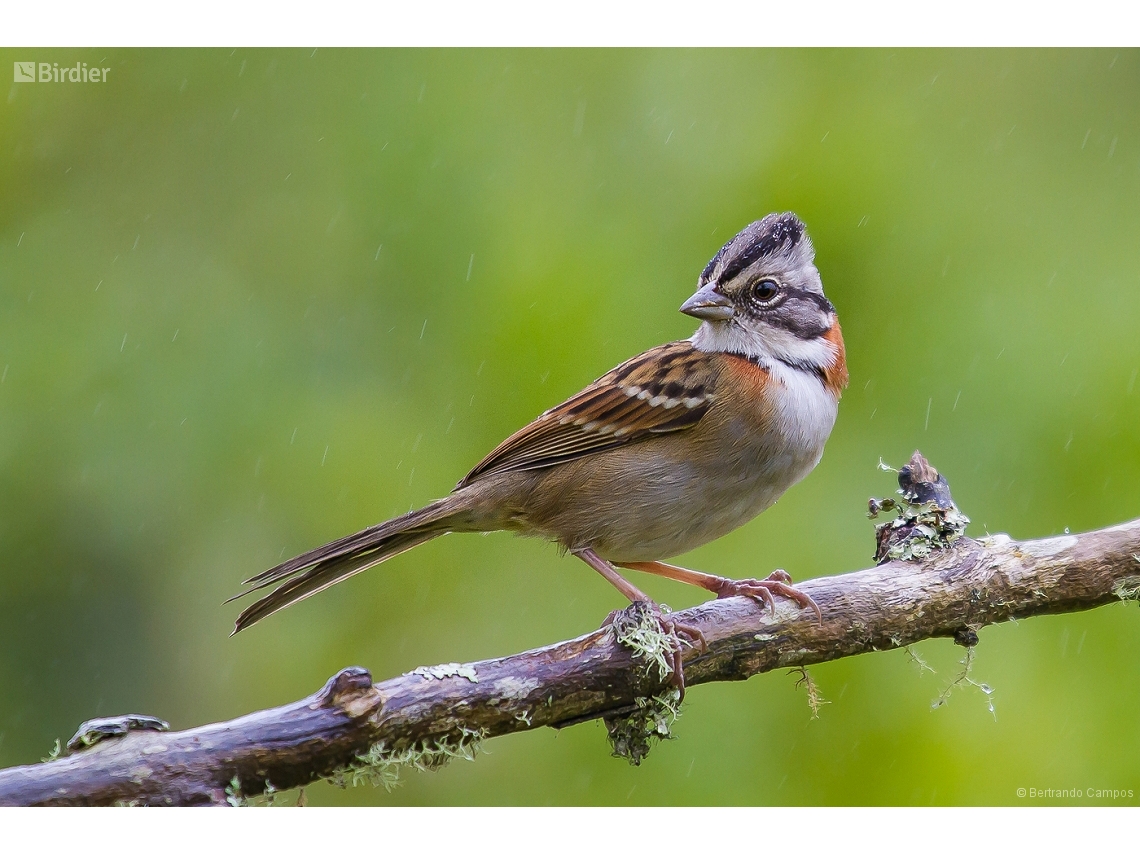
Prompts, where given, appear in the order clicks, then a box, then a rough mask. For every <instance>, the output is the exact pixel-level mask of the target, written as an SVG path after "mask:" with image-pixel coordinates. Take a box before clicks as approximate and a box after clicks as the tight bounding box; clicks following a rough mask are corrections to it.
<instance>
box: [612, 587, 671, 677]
mask: <svg viewBox="0 0 1140 855" xmlns="http://www.w3.org/2000/svg"><path fill="white" fill-rule="evenodd" d="M665 608H667V607H662V610H664V609H665ZM610 626H611V628H612V629H613V633H614V638H615V639H616V640H617V643H618V644H620V645H621V646H622V647H625V648H626V649H628V650H630V651H631V652H632V653H633V658H634V659H642V660H644V661H645V667H646V673H647V674H649V673H652V671H653V669H654V667H656V669H657V679H658V680H666V679H668V678H669V677H670V676H671V675H672V674H673V664H672V661H671V660H672V657H673V651H674V645H675V644H676V643H677V636H676V635H673V634H670V633H668V632H666V631H665V630H664V628H663V627H662V626H661V618H660V617H659V616H658V615H656V614H655V613H654V612H653V610H652V609H651V608H650V607H649V606H647V605H646V604H644V603H634V604H633V605H632V606H630V607H629V608H627V609H625V610H624V611H621V612H618V613H617V614H616V615H615V616H614V620H613V623H612V624H611V625H610Z"/></svg>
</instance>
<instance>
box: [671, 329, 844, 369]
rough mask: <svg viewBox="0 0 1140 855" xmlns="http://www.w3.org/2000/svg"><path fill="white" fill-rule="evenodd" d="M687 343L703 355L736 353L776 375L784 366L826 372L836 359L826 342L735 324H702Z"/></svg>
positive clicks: (777, 330) (828, 343)
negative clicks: (691, 344) (773, 371)
mask: <svg viewBox="0 0 1140 855" xmlns="http://www.w3.org/2000/svg"><path fill="white" fill-rule="evenodd" d="M689 341H691V342H692V343H693V347H695V348H696V349H697V350H701V351H704V352H705V353H735V354H739V355H740V356H746V357H748V358H749V359H754V360H756V361H757V362H759V363H760V364H761V365H762V366H763V367H765V368H767V369H769V370H772V369H776V370H777V371H778V370H779V369H780V368H781V367H787V366H792V367H796V368H801V367H802V368H806V369H823V370H826V369H828V368H831V367H832V366H833V365H834V364H835V358H836V352H835V347H834V345H832V343H831V342H829V341H827V340H826V339H823V338H809V339H802V338H799V337H797V336H795V335H793V334H792V333H790V332H788V331H787V330H782V329H779V328H777V327H770V326H765V327H764V329H763V331H760V330H757V329H753V328H751V327H748V326H746V325H744V324H742V323H740V322H739V321H736V320H730V321H703V322H702V323H701V325H700V326H699V327H698V328H697V331H696V332H695V333H693V337H692V338H690V339H689Z"/></svg>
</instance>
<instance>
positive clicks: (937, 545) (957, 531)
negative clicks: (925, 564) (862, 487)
mask: <svg viewBox="0 0 1140 855" xmlns="http://www.w3.org/2000/svg"><path fill="white" fill-rule="evenodd" d="M898 492H899V493H900V494H903V491H902V490H899V491H898ZM883 511H895V513H896V514H897V516H896V518H895V519H893V520H889V521H888V522H884V523H879V524H878V525H876V526H875V537H876V542H877V543H879V544H880V552H879V554H876V555H875V560H876V561H880V562H881V561H885V560H900V561H910V560H912V559H916V558H925V557H926V556H928V555H929V554H930V553H931V552H933V551H934V550H935V549H943V548H945V547H947V546H949V545H950V544H952V543H953V542H954V541H956V540H957V539H958V538H960V537H961V536H962V535H963V534H964V533H965V531H966V526H967V525H969V523H970V518H969V517H967V516H966V515H965V514H964V513H962V512H961V511H959V510H958V508H957V507H954V506H953V505H951V507H949V508H940V507H938V505H936V504H935V503H934V502H923V503H921V504H916V503H913V502H911V501H909V500H908V499H907V498H906V497H905V495H904V497H903V498H902V499H890V498H888V499H872V500H871V501H870V502H869V503H868V509H867V517H868V518H869V519H877V518H878V516H879V514H880V513H882V512H883ZM900 529H902V531H900ZM884 543H885V544H886V550H885V551H883V550H882V544H884Z"/></svg>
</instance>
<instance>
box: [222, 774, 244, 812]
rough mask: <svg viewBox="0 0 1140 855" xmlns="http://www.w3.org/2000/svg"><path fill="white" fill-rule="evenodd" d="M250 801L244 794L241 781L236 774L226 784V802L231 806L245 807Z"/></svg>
mask: <svg viewBox="0 0 1140 855" xmlns="http://www.w3.org/2000/svg"><path fill="white" fill-rule="evenodd" d="M248 803H249V802H248V801H247V799H246V797H245V796H244V795H242V791H241V781H240V780H239V779H238V776H237V775H234V776H233V777H232V778H230V782H229V783H228V784H227V785H226V804H228V805H229V806H230V807H245V806H246V805H247V804H248Z"/></svg>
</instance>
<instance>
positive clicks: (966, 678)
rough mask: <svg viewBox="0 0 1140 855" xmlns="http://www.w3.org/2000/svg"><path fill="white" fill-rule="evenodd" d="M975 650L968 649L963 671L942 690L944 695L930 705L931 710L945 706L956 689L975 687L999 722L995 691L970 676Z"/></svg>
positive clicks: (963, 660) (995, 719)
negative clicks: (995, 705)
mask: <svg viewBox="0 0 1140 855" xmlns="http://www.w3.org/2000/svg"><path fill="white" fill-rule="evenodd" d="M975 649H976V648H974V647H967V648H966V656H965V657H964V658H963V659H962V661H961V663H960V664H961V665H962V670H961V671H960V672H959V673H958V675H957V676H956V677H955V678H954V679H953V680H951V681H950V685H948V686H947V687H946V688H945V689H943V690H942V694H940V695H939V696H938V697H937V698H935V699H934V701H933V702H932V703H931V705H930V708H931V709H932V710H933V709H938V708H939V707H940V706H943V705H944V704H945V703H946V702H947V701H949V700H950V694H951V693H952V692H953V691H954V689H955V688H965V687H966V686H973V687H974V688H975V689H977V690H978V691H979V692H981V693H982V695H983V696H985V699H986V709H988V710H989V711H990V715H992V716H993V717H994V721H997V710H995V709H994V699H993V694H994V690H993V688H992V687H991V686H989V685H988V684H986V683H979V682H978V681H977V680H975V679H973V678H972V677H971V676H970V670H971V669H972V668H973V665H974V650H975ZM931 670H933V669H931Z"/></svg>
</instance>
